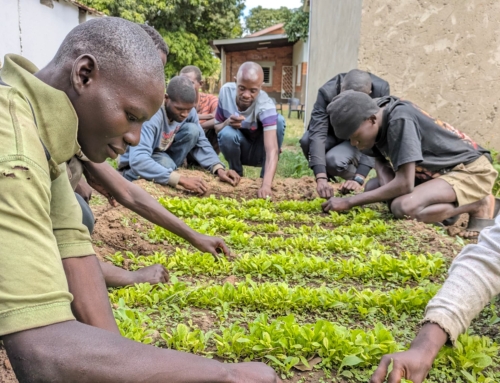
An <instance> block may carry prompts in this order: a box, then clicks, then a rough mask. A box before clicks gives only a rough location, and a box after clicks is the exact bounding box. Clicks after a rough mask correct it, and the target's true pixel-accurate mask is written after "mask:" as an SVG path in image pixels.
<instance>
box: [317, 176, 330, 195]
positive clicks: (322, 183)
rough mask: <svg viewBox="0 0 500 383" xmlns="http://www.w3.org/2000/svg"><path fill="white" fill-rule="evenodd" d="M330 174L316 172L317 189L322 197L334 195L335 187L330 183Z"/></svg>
mask: <svg viewBox="0 0 500 383" xmlns="http://www.w3.org/2000/svg"><path fill="white" fill-rule="evenodd" d="M327 178H328V174H326V173H318V174H316V184H317V185H316V190H317V192H318V195H319V196H320V197H321V198H330V197H332V196H333V187H332V186H331V185H330V184H329V183H328V179H327Z"/></svg>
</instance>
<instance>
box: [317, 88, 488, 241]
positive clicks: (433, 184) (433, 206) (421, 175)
mask: <svg viewBox="0 0 500 383" xmlns="http://www.w3.org/2000/svg"><path fill="white" fill-rule="evenodd" d="M327 112H328V114H329V116H330V121H331V124H332V126H333V128H334V131H335V134H336V135H337V136H338V137H339V138H340V139H345V140H347V139H349V140H350V141H351V145H353V146H355V147H356V148H358V149H359V150H361V151H368V150H371V152H372V153H371V155H373V156H374V157H376V163H375V169H376V171H377V179H376V180H374V181H372V182H371V183H370V184H369V185H367V187H366V190H365V192H364V193H362V194H358V195H355V196H351V197H347V198H336V197H332V198H330V199H329V200H328V201H327V202H325V203H324V204H323V210H324V211H325V212H326V211H330V210H332V211H341V210H348V209H350V208H352V207H354V206H361V205H366V204H369V203H374V202H382V201H389V206H390V209H391V211H392V213H393V214H394V215H395V216H396V217H397V218H405V217H408V218H412V219H417V220H419V221H422V222H426V223H435V222H441V221H443V220H446V219H448V218H450V217H453V216H456V215H458V214H463V213H468V214H469V216H470V219H469V226H468V231H467V232H466V233H463V235H464V236H468V237H470V236H477V232H479V231H480V230H481V229H482V228H484V227H486V226H491V225H492V224H493V221H492V218H493V216H494V215H495V214H496V211H495V210H497V209H495V199H494V197H493V195H492V194H491V192H492V188H493V184H494V182H495V179H496V177H497V172H496V170H495V169H494V168H493V166H492V165H491V156H490V153H489V151H487V150H485V149H484V148H482V147H481V146H479V145H478V144H477V143H475V142H474V141H473V140H472V139H471V138H470V137H468V136H467V135H466V134H464V133H462V132H460V131H458V130H457V129H455V128H453V127H452V126H451V125H450V124H447V123H446V122H442V121H440V120H438V119H435V118H433V117H431V116H430V115H429V114H428V113H426V112H424V111H423V110H422V109H420V108H419V107H418V106H416V105H415V104H413V103H411V102H409V101H406V100H401V99H399V98H397V97H393V96H388V97H382V98H379V99H376V100H373V99H372V98H370V97H369V96H368V95H367V94H365V93H361V92H355V91H346V92H343V93H341V94H340V95H338V96H337V97H335V98H334V99H333V100H332V102H331V103H330V105H329V106H328V108H327Z"/></svg>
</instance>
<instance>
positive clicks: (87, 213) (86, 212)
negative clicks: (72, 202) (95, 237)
mask: <svg viewBox="0 0 500 383" xmlns="http://www.w3.org/2000/svg"><path fill="white" fill-rule="evenodd" d="M75 196H76V199H77V201H78V203H79V204H80V208H81V209H82V223H83V224H84V225H85V226H86V227H87V229H88V230H89V233H90V234H92V233H93V232H94V224H95V218H94V214H93V213H92V209H90V206H89V205H88V204H87V202H85V200H84V199H83V198H82V197H81V196H80V195H79V194H77V193H75Z"/></svg>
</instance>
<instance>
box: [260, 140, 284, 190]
mask: <svg viewBox="0 0 500 383" xmlns="http://www.w3.org/2000/svg"><path fill="white" fill-rule="evenodd" d="M264 150H265V151H266V163H265V164H264V166H265V167H264V169H265V172H264V179H263V180H262V186H261V188H260V189H259V191H258V192H257V196H258V197H259V198H267V197H272V195H273V192H272V190H271V186H272V184H273V179H274V175H275V173H276V168H277V167H278V152H279V148H278V138H277V137H276V130H268V131H267V132H264Z"/></svg>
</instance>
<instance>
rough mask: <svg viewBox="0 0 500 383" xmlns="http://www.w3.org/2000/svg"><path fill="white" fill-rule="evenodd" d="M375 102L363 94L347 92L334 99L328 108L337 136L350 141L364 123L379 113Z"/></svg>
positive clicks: (352, 91)
mask: <svg viewBox="0 0 500 383" xmlns="http://www.w3.org/2000/svg"><path fill="white" fill-rule="evenodd" d="M379 109H380V108H379V107H378V105H377V103H376V102H375V100H373V99H372V98H371V97H370V96H368V95H367V94H366V93H363V92H356V91H354V90H346V91H344V92H342V93H340V94H339V95H338V96H336V97H334V98H333V99H332V102H331V103H330V104H329V105H328V107H327V108H326V112H327V113H328V115H329V116H330V122H331V124H332V126H333V130H334V132H335V135H336V136H337V137H338V138H340V139H341V140H348V139H349V137H351V136H352V135H353V134H354V132H355V131H356V130H358V128H359V127H360V125H361V124H362V123H363V121H365V120H367V119H368V118H369V117H370V116H372V115H374V114H376V113H377V112H378V111H379Z"/></svg>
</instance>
